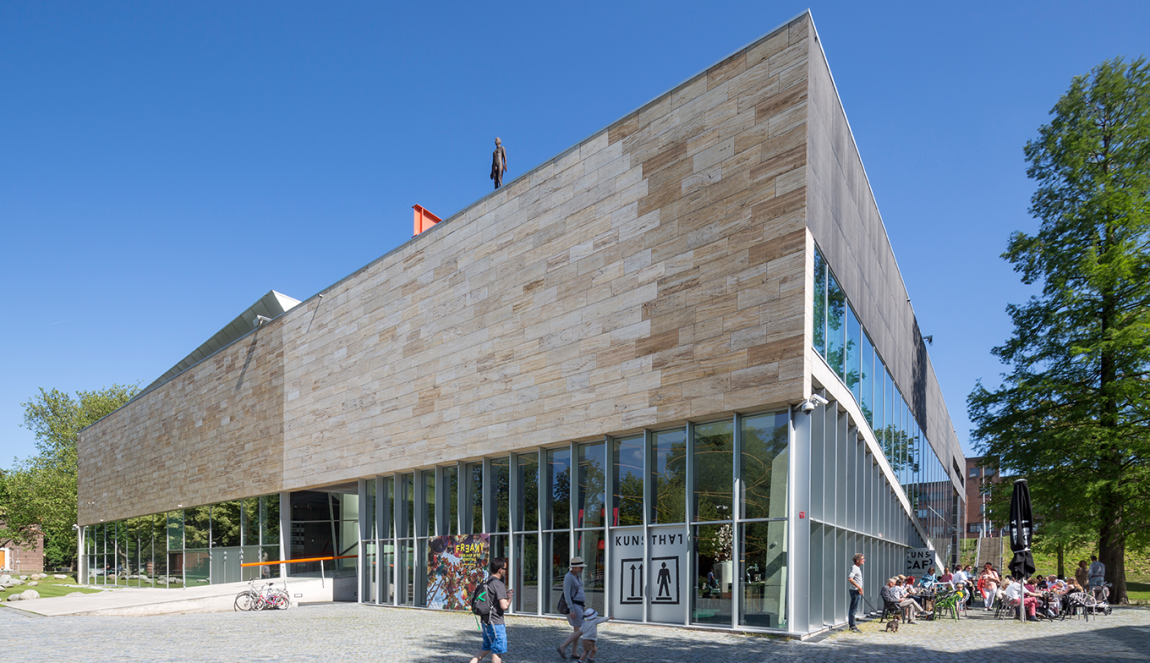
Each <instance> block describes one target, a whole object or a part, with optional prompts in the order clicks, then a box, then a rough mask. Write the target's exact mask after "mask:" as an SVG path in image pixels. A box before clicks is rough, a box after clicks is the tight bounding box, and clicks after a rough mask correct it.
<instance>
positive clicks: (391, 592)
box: [379, 539, 395, 604]
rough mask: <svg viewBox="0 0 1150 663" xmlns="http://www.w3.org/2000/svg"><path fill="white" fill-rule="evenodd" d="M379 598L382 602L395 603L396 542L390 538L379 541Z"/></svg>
mask: <svg viewBox="0 0 1150 663" xmlns="http://www.w3.org/2000/svg"><path fill="white" fill-rule="evenodd" d="M379 547H380V549H381V553H380V556H379V570H380V576H379V600H380V602H381V603H391V604H394V603H395V582H394V578H395V544H394V543H393V542H392V541H391V540H390V539H384V540H382V541H380V542H379Z"/></svg>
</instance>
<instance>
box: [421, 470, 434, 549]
mask: <svg viewBox="0 0 1150 663" xmlns="http://www.w3.org/2000/svg"><path fill="white" fill-rule="evenodd" d="M435 534H436V530H435V470H424V472H423V522H421V523H419V536H428V535H431V536H435Z"/></svg>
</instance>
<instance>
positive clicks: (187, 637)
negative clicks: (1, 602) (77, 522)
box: [0, 604, 1150, 663]
mask: <svg viewBox="0 0 1150 663" xmlns="http://www.w3.org/2000/svg"><path fill="white" fill-rule="evenodd" d="M860 627H861V629H862V631H863V632H862V634H850V633H846V632H838V633H835V634H832V635H831V636H830V637H827V638H824V639H821V640H818V641H808V642H797V641H793V640H785V639H780V638H774V637H769V636H762V635H744V634H739V633H731V632H723V631H711V630H702V629H698V630H694V629H682V628H673V627H659V626H652V625H640V624H626V623H620V622H610V623H607V624H604V625H601V626H600V627H599V638H600V639H599V656H598V657H597V660H598V661H602V662H603V663H614V662H634V663H661V662H664V661H666V662H670V661H674V662H676V663H682V662H686V663H695V662H703V661H707V662H708V663H713V662H716V661H719V662H721V663H752V662H766V661H772V662H775V661H778V660H780V659H792V660H796V661H802V662H803V663H809V662H818V663H857V662H859V661H872V660H873V661H879V660H881V661H884V662H886V663H890V662H891V661H895V660H897V661H900V662H903V663H908V662H910V661H928V662H929V661H946V662H947V663H982V662H985V661H1004V662H1005V661H1010V662H1011V663H1015V662H1017V661H1019V660H1023V661H1028V662H1036V663H1038V662H1040V663H1060V662H1063V661H1065V662H1068V663H1071V662H1072V663H1098V662H1106V661H1148V660H1150V610H1147V609H1140V608H1124V609H1123V608H1120V609H1116V610H1115V611H1114V614H1112V615H1110V616H1108V617H1101V618H1098V619H1092V620H1090V621H1089V622H1085V621H1081V620H1073V619H1071V620H1067V621H1064V622H1056V623H1046V622H1042V623H1037V624H1031V623H1020V622H1017V621H1011V620H995V619H993V618H992V617H990V616H989V615H986V614H978V611H972V613H971V616H970V618H967V619H962V620H959V621H953V620H949V619H948V620H940V621H936V622H922V623H919V624H916V625H913V626H911V625H904V626H903V627H902V628H901V629H900V630H899V632H898V633H897V634H894V633H886V632H884V631H883V630H882V629H883V625H882V624H879V623H877V622H863V623H862V624H861V625H860ZM45 632H53V633H62V634H63V633H66V634H67V637H60V638H56V637H51V638H45V637H40V635H39V634H42V633H45ZM567 632H568V630H567V626H566V622H561V621H559V620H554V619H541V618H527V617H514V616H512V617H509V619H508V638H509V641H510V649H511V651H510V653H509V654H508V655H507V656H505V657H504V660H505V661H509V662H510V663H518V662H519V661H548V662H554V661H558V660H559V658H558V656H557V655H556V654H555V646H556V645H557V644H558V643H559V641H560V640H561V639H562V638H563V637H564V636H565V635H566V633H567ZM479 642H480V638H479V632H478V629H477V627H476V623H475V620H474V618H473V617H472V616H470V615H468V614H461V613H443V612H433V611H427V610H407V609H399V608H380V607H374V606H364V605H356V604H322V605H310V606H303V607H300V608H294V609H291V610H287V611H274V612H257V613H214V614H193V615H164V616H154V617H83V616H77V617H55V618H40V617H34V616H28V615H26V614H24V613H20V612H19V611H16V610H12V609H8V608H3V607H0V651H19V652H20V654H21V659H24V660H45V661H48V660H50V661H85V662H98V661H137V660H153V661H173V662H181V661H197V662H199V661H240V660H243V661H276V662H282V663H289V662H295V661H299V662H301V663H302V662H305V661H306V662H307V663H314V661H317V660H334V661H365V662H366V661H370V662H372V663H377V662H379V661H412V662H421V661H462V662H464V663H465V662H466V661H468V660H469V659H470V657H471V655H472V654H474V653H475V650H477V649H478V648H479ZM488 660H490V659H488Z"/></svg>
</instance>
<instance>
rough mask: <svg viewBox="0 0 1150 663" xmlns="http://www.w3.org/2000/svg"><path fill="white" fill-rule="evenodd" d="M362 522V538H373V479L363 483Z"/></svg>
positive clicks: (374, 508)
mask: <svg viewBox="0 0 1150 663" xmlns="http://www.w3.org/2000/svg"><path fill="white" fill-rule="evenodd" d="M363 491H364V496H363V509H364V514H363V522H364V531H363V538H365V539H374V538H375V513H376V511H375V510H376V508H378V507H377V505H376V500H375V479H368V480H367V481H364V482H363Z"/></svg>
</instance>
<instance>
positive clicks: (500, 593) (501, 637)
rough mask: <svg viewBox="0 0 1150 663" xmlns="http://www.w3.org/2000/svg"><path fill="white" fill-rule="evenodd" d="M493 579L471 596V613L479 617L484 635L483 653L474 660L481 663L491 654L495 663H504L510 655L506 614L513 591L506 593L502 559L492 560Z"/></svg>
mask: <svg viewBox="0 0 1150 663" xmlns="http://www.w3.org/2000/svg"><path fill="white" fill-rule="evenodd" d="M488 569H489V570H490V572H491V575H489V576H487V580H484V581H483V584H481V585H479V586H478V587H476V588H475V593H474V594H473V595H472V596H471V612H472V613H474V614H475V615H477V616H478V617H479V621H480V623H481V624H480V627H479V628H480V630H481V631H483V649H482V650H481V651H480V652H479V653H478V654H476V655H475V656H474V657H472V659H471V663H479V661H482V660H483V659H484V658H487V655H488V654H491V661H492V663H501V662H502V660H503V659H502V658H501V657H500V654H506V653H507V626H506V625H505V624H504V622H503V613H504V611H506V610H507V609H508V608H509V607H511V595H512V592H513V590H510V589H507V565H506V564H505V563H504V562H503V560H501V559H494V560H491V564H490V566H488Z"/></svg>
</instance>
